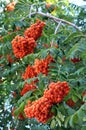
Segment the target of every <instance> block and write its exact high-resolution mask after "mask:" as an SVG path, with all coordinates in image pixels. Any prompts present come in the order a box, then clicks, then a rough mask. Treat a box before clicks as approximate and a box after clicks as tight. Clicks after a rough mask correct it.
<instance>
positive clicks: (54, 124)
mask: <svg viewBox="0 0 86 130" xmlns="http://www.w3.org/2000/svg"><path fill="white" fill-rule="evenodd" d="M55 126H56V121H55V119H53V120H52V121H51V123H50V128H51V129H54V128H55Z"/></svg>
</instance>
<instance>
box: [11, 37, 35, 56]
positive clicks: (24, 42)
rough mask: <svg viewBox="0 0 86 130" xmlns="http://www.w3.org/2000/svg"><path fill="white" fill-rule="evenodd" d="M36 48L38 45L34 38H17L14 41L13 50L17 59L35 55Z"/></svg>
mask: <svg viewBox="0 0 86 130" xmlns="http://www.w3.org/2000/svg"><path fill="white" fill-rule="evenodd" d="M36 46H37V44H36V42H35V40H34V39H33V38H24V37H22V36H16V37H15V38H14V39H13V40H12V49H13V52H14V55H15V57H17V58H23V57H24V56H26V55H27V54H31V53H33V52H34V48H35V47H36Z"/></svg>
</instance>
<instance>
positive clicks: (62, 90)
mask: <svg viewBox="0 0 86 130" xmlns="http://www.w3.org/2000/svg"><path fill="white" fill-rule="evenodd" d="M48 88H49V89H47V90H45V91H44V97H45V98H47V99H48V100H50V102H52V103H60V102H61V101H62V100H63V98H64V97H65V96H66V95H67V94H68V93H69V90H70V88H69V86H68V83H67V82H60V81H58V82H57V83H54V82H52V83H50V85H49V87H48Z"/></svg>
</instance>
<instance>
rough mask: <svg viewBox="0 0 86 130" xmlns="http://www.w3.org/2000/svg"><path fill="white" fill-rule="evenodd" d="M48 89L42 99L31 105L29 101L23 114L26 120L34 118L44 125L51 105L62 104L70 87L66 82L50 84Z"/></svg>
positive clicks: (49, 114) (50, 114) (48, 116)
mask: <svg viewBox="0 0 86 130" xmlns="http://www.w3.org/2000/svg"><path fill="white" fill-rule="evenodd" d="M48 88H49V89H47V90H45V91H44V95H43V97H41V98H39V99H38V100H36V101H33V102H32V103H31V102H30V101H29V102H28V105H27V106H25V109H24V112H25V114H26V116H27V117H28V118H36V119H37V120H38V121H39V122H42V123H46V122H47V121H48V119H49V118H50V117H52V116H53V114H52V113H51V111H50V110H51V107H52V105H53V104H56V103H60V102H62V100H63V98H64V97H65V96H66V95H67V94H68V93H69V90H70V87H69V86H68V83H67V82H60V81H59V82H57V83H54V82H53V83H50V85H49V87H48Z"/></svg>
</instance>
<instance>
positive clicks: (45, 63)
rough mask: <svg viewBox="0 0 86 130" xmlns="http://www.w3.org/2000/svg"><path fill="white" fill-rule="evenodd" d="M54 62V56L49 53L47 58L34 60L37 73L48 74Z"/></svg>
mask: <svg viewBox="0 0 86 130" xmlns="http://www.w3.org/2000/svg"><path fill="white" fill-rule="evenodd" d="M51 62H53V57H52V56H50V55H48V56H47V57H46V58H45V59H42V60H39V59H36V60H35V62H34V68H35V71H36V73H37V74H39V73H42V74H44V75H47V74H48V71H49V64H50V63H51Z"/></svg>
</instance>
